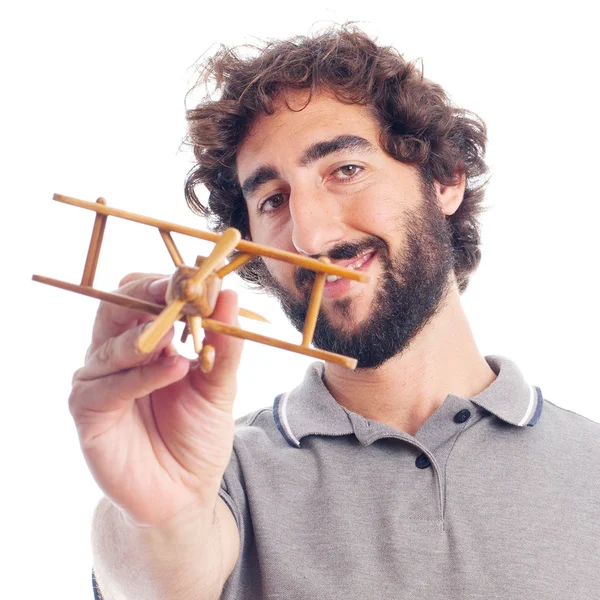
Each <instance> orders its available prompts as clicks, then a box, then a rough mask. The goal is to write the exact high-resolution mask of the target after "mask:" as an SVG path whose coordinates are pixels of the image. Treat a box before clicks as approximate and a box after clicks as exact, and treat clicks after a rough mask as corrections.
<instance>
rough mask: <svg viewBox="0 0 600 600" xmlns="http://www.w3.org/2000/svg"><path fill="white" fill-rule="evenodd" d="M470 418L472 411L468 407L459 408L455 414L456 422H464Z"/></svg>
mask: <svg viewBox="0 0 600 600" xmlns="http://www.w3.org/2000/svg"><path fill="white" fill-rule="evenodd" d="M470 418H471V411H470V410H469V409H468V408H465V409H464V410H459V411H458V412H457V413H456V414H455V415H454V422H455V423H464V422H465V421H468V420H469V419H470Z"/></svg>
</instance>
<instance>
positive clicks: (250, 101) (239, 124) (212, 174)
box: [185, 25, 487, 293]
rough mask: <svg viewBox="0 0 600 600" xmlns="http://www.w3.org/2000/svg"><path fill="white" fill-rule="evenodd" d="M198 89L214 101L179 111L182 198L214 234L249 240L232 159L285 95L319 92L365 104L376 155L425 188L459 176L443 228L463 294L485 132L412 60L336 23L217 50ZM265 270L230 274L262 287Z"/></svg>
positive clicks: (475, 247) (472, 257)
mask: <svg viewBox="0 0 600 600" xmlns="http://www.w3.org/2000/svg"><path fill="white" fill-rule="evenodd" d="M198 85H206V86H207V88H208V87H212V88H213V92H212V93H213V94H214V93H216V94H217V95H218V98H217V99H213V98H212V96H211V94H209V95H208V96H206V97H205V98H204V99H203V101H202V102H201V103H200V104H198V105H197V106H196V107H195V108H192V109H190V110H188V111H187V119H188V124H189V134H188V138H187V139H188V142H189V143H190V144H191V145H192V146H193V151H194V156H195V158H196V161H197V163H196V165H195V166H194V167H193V168H192V169H191V171H190V172H189V173H188V176H187V179H186V182H185V197H186V201H187V203H188V205H189V206H190V208H191V209H192V210H193V211H194V212H195V213H197V214H200V215H202V216H205V217H208V218H209V224H210V226H211V227H212V228H213V229H214V230H216V231H223V230H224V229H226V228H227V227H236V228H237V229H239V230H240V231H241V233H242V236H244V237H246V238H248V239H249V238H250V231H249V226H248V213H247V208H246V202H245V200H244V197H243V195H242V191H241V188H240V184H239V181H238V177H237V172H236V153H237V152H238V150H239V148H240V146H241V145H242V143H243V142H244V139H245V137H246V135H247V134H248V132H249V129H250V127H251V125H252V123H253V122H254V121H255V120H256V119H258V118H260V117H261V116H262V115H271V114H273V113H274V112H275V107H276V102H277V100H278V99H279V96H280V95H281V93H282V92H285V91H286V90H309V92H310V94H312V93H314V92H316V91H317V90H326V91H328V92H330V93H333V94H334V96H335V97H336V98H337V99H338V100H340V101H341V102H346V103H351V104H361V105H364V106H367V107H368V108H370V109H371V110H372V111H373V114H374V115H375V117H376V119H377V120H378V122H379V124H380V126H381V136H380V143H381V145H382V147H383V149H384V150H385V151H386V152H387V153H388V154H389V155H390V156H392V157H394V158H395V159H396V160H399V161H401V162H403V163H406V164H411V165H415V166H417V167H418V169H419V172H420V174H421V179H422V181H423V183H424V184H425V185H430V186H431V185H433V182H434V181H437V182H439V183H440V184H442V185H452V184H456V183H457V182H458V180H459V178H460V177H462V176H463V175H464V176H465V178H466V190H465V194H464V199H463V202H462V203H461V205H460V207H459V209H458V210H457V211H456V212H455V213H454V214H453V215H450V216H448V217H447V222H448V224H449V227H450V229H451V238H452V246H453V258H454V272H455V275H456V279H457V282H458V286H459V290H460V292H461V293H462V292H463V291H464V290H465V289H466V287H467V285H468V281H469V275H470V274H471V273H472V272H473V271H474V270H475V269H476V268H477V266H478V265H479V262H480V260H481V250H480V226H479V220H478V217H479V215H480V214H481V212H482V211H483V210H484V208H483V206H482V203H483V198H484V187H485V184H486V183H487V181H486V180H485V178H484V175H485V174H486V173H487V166H486V164H485V162H484V154H485V145H486V141H487V138H486V127H485V124H484V123H483V121H482V120H481V119H480V118H479V117H477V116H476V115H475V114H473V113H471V112H469V111H466V110H464V109H461V108H457V107H455V106H453V105H452V103H451V101H450V99H449V98H448V96H447V94H446V92H445V91H444V90H443V89H442V87H441V86H439V85H438V84H436V83H433V82H431V81H429V80H428V79H425V77H424V76H423V73H422V69H420V68H419V66H418V64H417V62H416V61H415V62H408V61H406V60H404V58H403V57H402V55H400V54H399V53H398V51H397V50H395V49H394V48H391V47H385V46H379V45H377V44H376V43H375V41H374V40H372V39H371V38H370V37H368V36H367V35H366V34H365V33H364V32H362V31H361V30H360V29H358V28H357V27H355V26H353V25H343V26H339V27H333V28H329V29H327V30H325V31H323V32H321V33H318V34H316V35H314V36H311V37H305V36H299V37H294V38H291V39H289V40H284V41H275V42H265V43H264V44H263V45H262V46H261V47H248V46H243V47H238V48H229V47H225V46H221V47H220V49H219V50H218V51H217V52H216V53H215V54H214V55H213V56H211V57H209V58H208V59H206V60H205V61H204V63H203V70H202V73H201V76H200V79H199V81H198V83H197V84H196V86H195V87H194V88H192V89H193V90H195V89H196V88H197V87H198ZM198 184H204V185H205V186H206V188H207V189H208V191H209V198H208V205H207V206H204V205H203V204H202V202H201V201H200V200H199V199H198V197H197V195H196V191H195V189H196V186H197V185H198ZM265 268H266V267H265V266H264V263H263V262H262V261H261V260H253V261H251V262H250V263H248V264H247V265H246V266H245V267H244V268H242V269H240V270H239V271H238V272H239V274H240V275H241V277H242V278H243V279H245V280H246V281H247V282H249V283H253V284H257V285H258V286H260V285H261V282H262V281H263V279H264V274H265V273H264V269H265Z"/></svg>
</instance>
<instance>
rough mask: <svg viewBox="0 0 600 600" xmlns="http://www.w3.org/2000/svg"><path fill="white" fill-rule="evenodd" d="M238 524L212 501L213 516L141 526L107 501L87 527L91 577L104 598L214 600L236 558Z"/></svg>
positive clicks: (197, 515)
mask: <svg viewBox="0 0 600 600" xmlns="http://www.w3.org/2000/svg"><path fill="white" fill-rule="evenodd" d="M239 547H240V538H239V533H238V529H237V525H236V523H235V520H234V518H233V515H232V514H231V511H230V510H229V508H228V507H227V505H226V504H225V503H224V502H223V501H222V500H221V498H218V499H217V503H216V506H215V510H214V511H213V512H212V514H208V513H207V514H205V515H203V514H201V513H195V514H186V515H181V516H180V517H179V518H178V519H177V521H172V522H169V523H166V524H164V525H163V526H161V527H157V526H152V527H140V526H138V525H135V524H133V523H131V522H129V521H128V520H127V518H126V517H125V516H124V514H123V513H122V512H121V511H120V510H119V509H118V508H116V507H115V506H114V505H113V504H112V503H110V502H109V501H108V500H107V499H103V500H101V501H100V503H99V504H98V507H97V509H96V513H95V516H94V523H93V529H92V550H93V554H94V573H95V576H96V582H97V585H98V588H99V589H100V593H101V594H102V599H103V600H137V599H138V598H140V599H142V598H143V599H144V600H153V599H155V598H156V599H157V600H158V599H160V600H164V599H165V598H169V600H188V599H189V600H208V599H210V600H216V599H218V598H219V596H220V595H221V591H222V589H223V585H224V584H225V581H226V580H227V578H228V577H229V575H230V574H231V572H232V571H233V567H234V566H235V563H236V561H237V558H238V555H239Z"/></svg>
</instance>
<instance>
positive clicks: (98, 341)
mask: <svg viewBox="0 0 600 600" xmlns="http://www.w3.org/2000/svg"><path fill="white" fill-rule="evenodd" d="M137 275H139V274H132V275H131V276H127V277H136V276H137ZM122 281H126V283H124V284H123V285H122V286H121V287H119V289H118V290H117V293H119V294H123V295H126V296H132V297H134V298H139V299H141V300H147V301H149V302H154V303H158V304H163V303H164V299H165V293H166V288H167V285H168V278H166V277H165V276H164V275H156V274H154V275H141V276H140V277H139V278H135V279H132V280H129V281H127V278H124V279H123V280H122ZM152 318H153V315H151V314H148V313H145V312H143V311H139V310H135V309H132V308H125V307H123V306H118V305H116V304H111V303H110V302H102V303H100V306H99V307H98V312H97V313H96V319H95V321H94V327H93V331H92V343H91V347H90V351H89V353H91V352H94V351H95V350H96V349H98V348H99V347H100V346H101V345H102V344H104V342H106V340H107V339H109V338H111V337H116V336H118V335H120V334H121V333H123V332H124V331H126V330H127V329H129V328H131V327H132V326H135V325H138V324H140V323H147V322H148V321H151V320H152Z"/></svg>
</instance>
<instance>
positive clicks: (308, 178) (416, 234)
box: [237, 92, 452, 368]
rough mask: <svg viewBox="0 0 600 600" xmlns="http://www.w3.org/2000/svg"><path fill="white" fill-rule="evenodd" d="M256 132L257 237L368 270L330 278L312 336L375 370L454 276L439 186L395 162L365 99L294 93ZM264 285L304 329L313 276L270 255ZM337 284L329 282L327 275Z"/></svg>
mask: <svg viewBox="0 0 600 600" xmlns="http://www.w3.org/2000/svg"><path fill="white" fill-rule="evenodd" d="M286 97H287V100H288V103H289V105H290V106H291V108H292V109H293V110H290V109H289V108H287V107H286V105H285V103H283V102H281V103H280V105H279V110H278V111H277V112H276V113H275V114H274V115H272V116H267V117H262V118H260V119H259V120H258V121H257V122H256V123H255V124H254V126H253V127H252V128H251V131H250V134H249V135H248V136H247V138H246V140H245V141H244V143H243V145H242V147H241V149H240V151H239V152H238V157H237V170H238V178H239V181H240V185H241V186H242V190H243V191H244V196H245V198H246V202H247V207H248V215H249V223H250V232H251V236H252V240H253V241H254V242H257V243H259V244H266V245H269V246H275V247H277V248H280V249H283V250H287V251H290V252H298V253H301V254H304V255H308V256H312V257H314V258H317V257H319V256H327V257H328V258H329V259H330V260H331V261H332V262H334V263H337V264H339V265H341V266H345V267H351V268H356V269H357V270H360V271H363V272H365V273H366V274H368V275H369V276H370V282H369V283H366V284H365V283H358V282H354V281H349V280H347V279H339V280H334V281H327V282H326V284H325V289H324V293H323V301H322V304H321V312H320V315H319V319H318V321H317V326H316V329H315V335H314V338H313V343H314V345H315V346H316V347H318V348H322V349H324V350H328V351H331V352H337V353H340V354H346V355H349V356H354V357H356V358H357V359H358V367H359V368H374V367H377V366H379V365H381V364H383V363H384V362H385V361H386V360H387V359H389V358H391V357H392V356H394V355H396V354H398V353H401V352H402V351H403V350H405V349H406V348H407V347H408V345H409V343H410V341H411V340H412V339H413V338H414V337H415V335H416V334H417V333H418V332H419V331H420V330H421V329H422V327H423V326H424V325H425V324H426V323H427V322H428V320H429V319H431V317H432V316H433V315H434V314H435V312H436V310H437V308H438V307H439V305H440V302H441V300H442V299H443V296H444V294H445V292H446V290H447V286H448V282H449V276H450V274H451V272H452V248H451V240H450V233H449V231H448V227H447V224H446V221H445V217H444V215H443V213H442V209H441V207H440V204H439V202H438V193H437V192H436V189H437V188H436V187H434V186H427V187H426V186H423V185H422V182H421V178H420V177H419V173H418V171H417V170H416V168H414V167H411V166H408V165H405V164H403V163H400V162H398V161H397V160H395V159H393V158H392V157H390V156H389V155H388V154H387V153H385V152H384V151H383V149H382V148H381V146H380V143H379V135H380V131H379V125H378V123H377V121H376V120H375V118H374V117H373V116H372V115H371V113H370V112H369V110H368V109H367V108H365V107H363V106H359V105H353V104H344V103H341V102H339V101H337V100H336V99H334V98H332V97H331V96H329V95H326V94H319V95H316V96H314V97H313V99H312V100H311V101H310V103H308V105H306V107H305V108H303V109H302V110H299V109H300V108H302V107H303V106H304V105H305V103H306V98H307V96H306V95H305V94H304V93H299V92H294V93H289V94H287V96H286ZM264 260H265V263H266V266H267V269H268V277H267V279H266V281H265V286H266V287H267V289H268V290H269V291H271V292H272V293H274V294H275V295H276V296H277V297H278V298H279V300H280V301H281V304H282V307H283V309H284V311H285V312H286V314H287V315H288V317H289V318H290V320H291V321H292V323H293V324H294V326H295V327H296V328H298V330H300V331H301V330H302V326H303V324H304V319H305V316H306V311H307V308H308V302H309V298H310V291H311V287H312V282H313V281H314V272H312V271H307V270H304V269H298V268H297V267H295V266H294V265H290V264H288V263H284V262H280V261H274V260H270V259H264ZM330 279H331V278H330Z"/></svg>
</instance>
